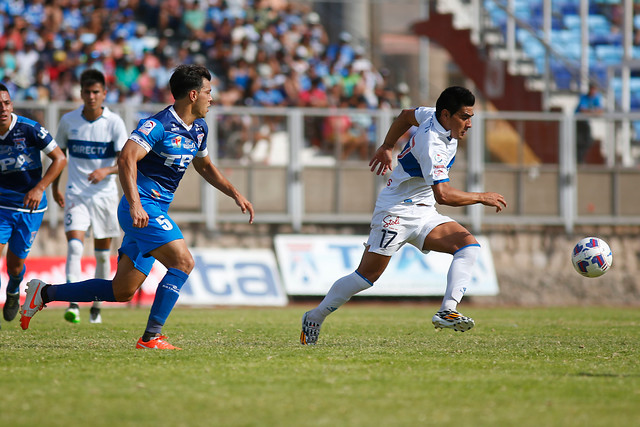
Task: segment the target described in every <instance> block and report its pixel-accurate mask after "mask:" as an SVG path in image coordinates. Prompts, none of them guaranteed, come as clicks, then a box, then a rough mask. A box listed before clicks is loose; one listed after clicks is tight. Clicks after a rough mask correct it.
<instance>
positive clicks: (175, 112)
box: [21, 65, 254, 350]
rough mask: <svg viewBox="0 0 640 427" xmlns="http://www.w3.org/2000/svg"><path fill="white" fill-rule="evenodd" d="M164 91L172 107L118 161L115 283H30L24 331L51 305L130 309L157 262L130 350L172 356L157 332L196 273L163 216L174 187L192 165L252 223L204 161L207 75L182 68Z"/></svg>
mask: <svg viewBox="0 0 640 427" xmlns="http://www.w3.org/2000/svg"><path fill="white" fill-rule="evenodd" d="M169 85H170V87H171V93H172V95H173V97H174V99H175V103H174V104H173V105H171V106H169V107H167V108H165V109H164V110H162V111H161V112H159V113H157V114H156V115H154V116H152V117H150V118H148V119H146V120H141V121H140V123H139V125H138V127H137V129H136V130H134V131H133V133H132V134H131V136H130V137H129V139H128V140H127V142H126V143H125V146H124V148H123V149H122V152H121V153H120V157H119V158H118V174H119V177H120V183H121V184H122V189H123V192H124V196H123V197H122V199H121V201H120V205H119V207H118V221H119V222H120V226H121V227H122V229H123V230H124V238H123V241H122V245H121V247H120V249H119V251H118V253H119V259H118V268H117V271H116V274H115V277H114V278H113V280H105V279H90V280H85V281H83V282H73V283H67V284H62V285H48V284H46V283H44V282H43V281H41V280H37V279H34V280H31V281H29V283H28V284H27V298H26V300H25V303H24V304H23V306H22V312H21V313H22V317H21V326H22V328H23V329H27V328H28V327H29V322H30V320H31V318H32V317H33V316H34V315H35V314H36V313H37V312H38V311H39V310H42V308H43V307H44V306H45V304H47V303H48V302H50V301H76V302H89V301H118V302H126V301H130V300H131V298H132V297H133V296H134V295H135V293H136V291H137V290H138V288H139V287H140V286H141V285H142V283H143V282H144V280H145V279H146V277H147V276H148V275H149V272H150V271H151V266H152V265H153V262H154V260H156V259H157V260H158V261H160V262H161V263H162V264H163V265H164V266H165V267H166V268H167V273H166V275H165V276H164V277H163V279H162V280H161V281H160V283H159V285H158V289H157V290H156V295H155V299H154V301H153V305H152V306H151V312H150V314H149V320H148V322H147V327H146V329H145V331H144V334H143V335H142V337H141V338H140V339H139V340H138V342H137V343H136V348H140V349H167V350H174V349H178V347H174V346H173V345H171V344H169V343H168V342H167V341H166V338H167V337H166V336H164V335H162V334H161V332H162V326H163V325H164V323H165V321H166V320H167V318H168V317H169V314H170V313H171V310H172V309H173V306H174V305H175V303H176V301H177V300H178V296H179V293H180V289H181V288H182V285H184V283H185V281H186V280H187V278H188V277H189V273H190V272H191V270H192V269H193V266H194V261H193V257H192V256H191V253H190V252H189V249H188V248H187V245H186V243H185V241H184V238H183V237H182V233H181V231H180V229H179V228H178V225H177V224H176V223H175V222H174V221H173V219H171V217H170V216H169V214H168V213H167V211H168V209H169V205H170V203H171V201H172V200H173V193H174V191H175V190H176V188H177V187H178V183H179V182H180V179H181V178H182V176H183V175H184V173H185V171H186V169H187V167H188V166H189V164H190V163H193V166H194V167H195V169H196V171H197V172H198V173H199V174H200V175H201V176H202V177H203V178H204V179H205V180H206V181H207V182H208V183H209V184H211V185H212V186H214V187H215V188H217V189H218V190H220V191H221V192H223V193H224V194H226V195H227V196H229V197H231V198H233V199H234V200H235V202H236V204H237V205H238V206H239V207H240V209H241V210H242V212H243V213H246V212H248V213H249V223H253V217H254V211H253V206H252V205H251V203H250V202H249V201H248V200H247V199H246V198H245V197H244V196H243V195H241V194H240V193H239V192H238V191H237V190H236V189H235V187H234V186H233V185H232V184H231V183H230V182H229V181H228V180H227V179H226V178H225V177H224V176H223V175H222V174H221V173H220V172H219V171H218V169H217V168H216V167H215V166H214V165H213V163H212V162H211V159H210V158H209V155H208V151H207V132H208V129H207V124H206V122H205V121H204V117H205V115H206V114H207V111H209V107H210V106H211V103H212V98H211V74H210V73H209V71H208V70H207V69H206V68H205V67H202V66H200V65H180V66H178V67H177V68H176V69H175V70H174V72H173V74H172V76H171V79H170V81H169Z"/></svg>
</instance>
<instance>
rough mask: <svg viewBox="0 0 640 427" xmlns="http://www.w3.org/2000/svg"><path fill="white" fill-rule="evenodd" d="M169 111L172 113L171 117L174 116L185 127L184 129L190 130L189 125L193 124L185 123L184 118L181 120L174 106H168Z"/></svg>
mask: <svg viewBox="0 0 640 427" xmlns="http://www.w3.org/2000/svg"><path fill="white" fill-rule="evenodd" d="M169 111H171V114H173V117H175V118H176V120H177V121H178V122H179V123H180V124H181V125H182V126H183V127H184V128H185V129H186V130H191V127H192V126H193V124H191V126H189V125H188V124H186V123H185V122H184V120H182V119H181V118H180V116H179V115H178V113H176V110H175V108H173V105H172V106H171V107H169Z"/></svg>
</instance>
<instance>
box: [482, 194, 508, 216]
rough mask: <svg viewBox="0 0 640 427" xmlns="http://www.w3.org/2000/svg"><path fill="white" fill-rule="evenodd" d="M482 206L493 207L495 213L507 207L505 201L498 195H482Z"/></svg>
mask: <svg viewBox="0 0 640 427" xmlns="http://www.w3.org/2000/svg"><path fill="white" fill-rule="evenodd" d="M483 196H484V197H483V200H482V204H483V205H485V206H494V207H495V208H496V212H500V211H501V210H502V208H503V207H505V208H506V207H507V201H506V200H505V199H504V196H503V195H502V194H498V193H491V192H489V193H483Z"/></svg>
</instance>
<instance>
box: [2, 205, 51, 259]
mask: <svg viewBox="0 0 640 427" xmlns="http://www.w3.org/2000/svg"><path fill="white" fill-rule="evenodd" d="M43 217H44V212H38V213H30V212H19V211H13V210H11V209H0V243H1V244H3V245H4V244H6V243H7V242H9V250H10V251H11V252H13V254H14V255H15V256H17V257H18V258H20V259H25V258H27V255H29V251H30V250H31V246H32V245H33V241H34V240H35V239H36V234H37V233H38V230H39V229H40V224H42V218H43Z"/></svg>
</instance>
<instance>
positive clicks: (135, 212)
mask: <svg viewBox="0 0 640 427" xmlns="http://www.w3.org/2000/svg"><path fill="white" fill-rule="evenodd" d="M129 215H131V222H132V224H133V226H134V227H135V228H144V227H146V226H147V225H149V214H148V213H147V211H145V210H144V208H143V207H142V205H141V204H139V203H138V204H135V205H131V206H129Z"/></svg>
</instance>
